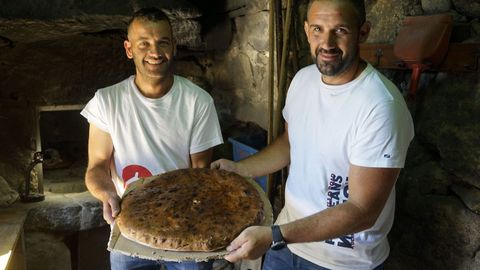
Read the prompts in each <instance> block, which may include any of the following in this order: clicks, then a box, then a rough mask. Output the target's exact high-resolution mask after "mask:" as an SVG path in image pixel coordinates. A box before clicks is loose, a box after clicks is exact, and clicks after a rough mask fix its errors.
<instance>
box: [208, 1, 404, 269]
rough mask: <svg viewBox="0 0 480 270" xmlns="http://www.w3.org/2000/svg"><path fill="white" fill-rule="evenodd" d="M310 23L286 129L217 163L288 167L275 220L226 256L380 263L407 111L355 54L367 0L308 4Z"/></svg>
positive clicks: (248, 171) (268, 169)
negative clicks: (253, 150) (305, 61)
mask: <svg viewBox="0 0 480 270" xmlns="http://www.w3.org/2000/svg"><path fill="white" fill-rule="evenodd" d="M304 28H305V33H306V35H307V38H308V42H309V44H310V50H311V54H312V57H313V61H314V64H313V65H311V66H307V67H305V68H303V69H302V70H300V71H299V72H298V73H297V74H296V75H295V77H294V79H293V81H292V83H291V85H290V88H289V91H288V94H287V100H286V104H285V108H284V109H283V116H284V119H285V132H284V133H283V134H282V135H280V136H279V137H278V138H277V139H276V140H275V141H274V142H273V143H272V144H271V145H269V146H268V147H266V148H265V149H264V150H263V151H261V152H259V153H257V154H256V155H254V156H251V157H250V158H248V159H245V160H242V161H240V162H238V163H234V162H232V161H229V160H224V159H222V160H218V161H215V162H213V163H212V165H211V167H212V168H219V169H225V170H230V171H235V172H237V173H239V174H242V175H246V176H251V177H256V176H260V175H265V174H267V173H272V172H275V171H277V170H279V169H281V168H283V167H285V166H287V165H289V166H290V168H289V176H288V179H287V182H286V183H287V184H286V187H285V206H284V208H283V209H282V211H281V213H280V214H279V216H278V218H277V220H276V222H275V224H276V225H274V226H272V227H271V228H270V227H265V226H253V227H249V228H247V229H245V230H244V231H243V232H242V233H241V234H240V235H239V236H238V237H237V238H236V239H235V240H234V241H232V243H231V244H230V246H229V247H228V248H227V249H228V250H229V251H230V253H229V254H228V255H227V256H226V259H227V260H230V261H236V260H239V259H242V258H247V259H253V258H258V257H260V256H261V255H262V254H264V253H265V252H267V250H268V252H267V254H266V256H265V261H264V269H268V270H270V269H272V270H273V269H275V270H283V269H345V270H346V269H382V268H383V263H384V261H385V260H386V258H387V257H388V254H389V245H388V241H387V234H388V232H389V231H390V229H391V226H392V223H393V217H394V208H395V188H394V185H395V181H396V179H397V177H398V174H399V172H400V169H401V168H402V167H403V166H404V162H405V158H406V155H407V149H408V146H409V144H410V142H411V140H412V138H413V123H412V119H411V115H410V113H409V111H408V108H407V106H406V104H405V101H404V99H403V96H402V95H401V93H400V91H399V90H398V89H397V88H396V87H395V85H394V84H393V83H392V82H390V81H389V80H388V79H387V78H385V77H384V76H383V75H382V74H380V73H379V72H378V71H376V70H375V69H374V68H373V67H372V66H371V65H370V64H368V63H366V62H365V61H364V60H362V59H361V58H360V56H359V44H360V43H361V42H364V41H365V40H366V39H367V37H368V34H369V31H370V25H369V23H368V22H366V21H365V7H364V3H363V1H358V0H316V1H310V4H309V6H308V12H307V21H306V22H305V25H304Z"/></svg>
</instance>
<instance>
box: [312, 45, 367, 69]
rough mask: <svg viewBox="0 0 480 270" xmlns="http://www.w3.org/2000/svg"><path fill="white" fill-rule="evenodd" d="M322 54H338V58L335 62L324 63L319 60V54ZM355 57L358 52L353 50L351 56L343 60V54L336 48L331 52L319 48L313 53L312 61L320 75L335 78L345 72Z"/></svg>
mask: <svg viewBox="0 0 480 270" xmlns="http://www.w3.org/2000/svg"><path fill="white" fill-rule="evenodd" d="M322 52H329V53H338V54H339V57H338V58H337V60H336V61H332V62H324V61H322V60H320V58H319V56H320V53H322ZM357 56H358V50H353V51H352V54H350V55H347V57H346V58H343V52H342V51H341V50H340V49H338V48H336V49H331V50H324V49H321V48H319V49H317V50H316V51H315V54H314V55H312V59H313V62H314V63H315V64H316V66H317V68H318V70H319V71H320V73H322V74H323V75H326V76H337V75H340V74H342V73H343V72H345V71H346V70H347V69H348V68H349V67H350V66H351V65H352V64H353V63H354V62H355V59H356V57H357Z"/></svg>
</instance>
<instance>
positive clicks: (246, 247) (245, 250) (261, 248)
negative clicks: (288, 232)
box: [225, 226, 272, 262]
mask: <svg viewBox="0 0 480 270" xmlns="http://www.w3.org/2000/svg"><path fill="white" fill-rule="evenodd" d="M271 243H272V229H271V228H270V227H267V226H252V227H248V228H246V229H245V230H244V231H243V232H242V233H241V234H240V235H239V236H238V237H237V238H235V239H234V240H233V241H232V242H231V243H230V245H229V246H228V247H227V251H229V252H230V253H229V254H228V255H226V256H225V260H227V261H230V262H236V261H238V260H240V259H249V260H253V259H256V258H259V257H260V256H262V255H263V254H265V252H267V250H268V249H269V248H270V244H271Z"/></svg>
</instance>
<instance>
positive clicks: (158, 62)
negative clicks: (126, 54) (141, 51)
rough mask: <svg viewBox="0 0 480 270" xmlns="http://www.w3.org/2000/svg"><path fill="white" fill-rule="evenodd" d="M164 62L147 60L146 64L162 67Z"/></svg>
mask: <svg viewBox="0 0 480 270" xmlns="http://www.w3.org/2000/svg"><path fill="white" fill-rule="evenodd" d="M163 62H164V61H162V60H153V59H146V60H145V63H147V64H149V65H160V64H162V63H163Z"/></svg>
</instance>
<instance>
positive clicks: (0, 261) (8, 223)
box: [0, 209, 27, 270]
mask: <svg viewBox="0 0 480 270" xmlns="http://www.w3.org/2000/svg"><path fill="white" fill-rule="evenodd" d="M26 217H27V212H26V211H19V210H13V209H8V210H2V211H0V235H1V237H2V241H0V270H4V269H11V268H10V264H11V262H12V261H13V257H14V255H15V254H21V255H23V254H24V251H23V250H19V249H18V248H20V249H23V243H21V242H22V240H23V238H22V237H23V224H24V222H25V218H26ZM23 263H24V262H23ZM17 265H18V263H17ZM16 267H17V268H16V269H22V267H21V266H16Z"/></svg>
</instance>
